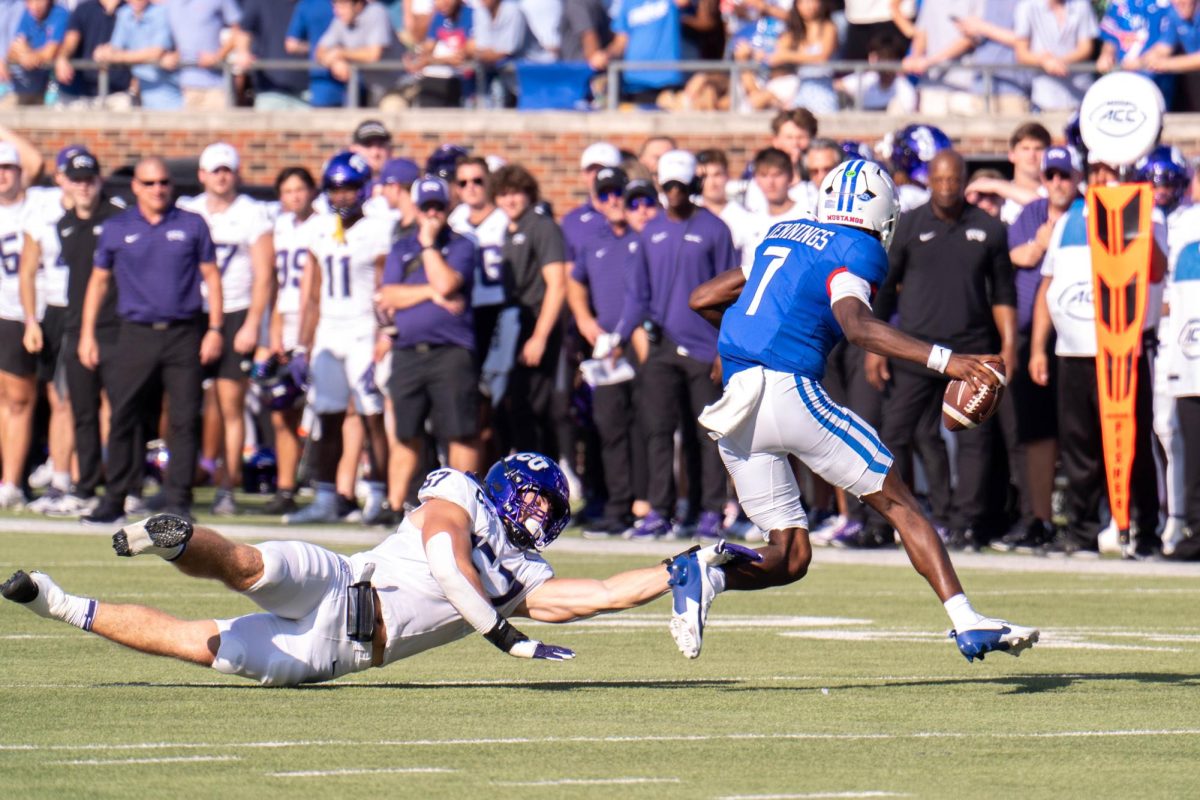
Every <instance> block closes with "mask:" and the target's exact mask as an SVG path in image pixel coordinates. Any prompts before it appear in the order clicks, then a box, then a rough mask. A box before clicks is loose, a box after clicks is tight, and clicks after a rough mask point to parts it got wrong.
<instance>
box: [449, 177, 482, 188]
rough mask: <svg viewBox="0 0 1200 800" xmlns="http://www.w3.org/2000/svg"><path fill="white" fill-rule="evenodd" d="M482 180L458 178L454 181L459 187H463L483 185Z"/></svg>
mask: <svg viewBox="0 0 1200 800" xmlns="http://www.w3.org/2000/svg"><path fill="white" fill-rule="evenodd" d="M483 182H484V181H483V178H459V179H458V180H457V181H455V183H457V184H458V188H460V189H465V188H467V187H468V186H483Z"/></svg>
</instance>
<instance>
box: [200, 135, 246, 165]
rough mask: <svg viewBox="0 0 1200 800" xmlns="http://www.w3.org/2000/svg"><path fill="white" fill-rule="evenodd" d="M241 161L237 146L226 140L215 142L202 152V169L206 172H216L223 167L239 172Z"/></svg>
mask: <svg viewBox="0 0 1200 800" xmlns="http://www.w3.org/2000/svg"><path fill="white" fill-rule="evenodd" d="M240 163H241V159H239V158H238V151H237V148H235V147H234V146H233V145H231V144H226V143H225V142H214V143H213V144H210V145H209V146H208V147H206V148H204V152H203V153H201V154H200V169H202V170H204V171H205V172H216V171H217V170H219V169H221V168H222V167H225V168H226V169H230V170H233V171H234V172H237V168H238V164H240Z"/></svg>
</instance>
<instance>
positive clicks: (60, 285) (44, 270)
mask: <svg viewBox="0 0 1200 800" xmlns="http://www.w3.org/2000/svg"><path fill="white" fill-rule="evenodd" d="M39 189H40V187H39ZM29 191H30V192H33V191H34V190H33V189H30V190H29ZM64 213H65V209H64V208H63V207H62V194H61V192H59V191H58V190H57V189H54V190H50V191H40V192H38V193H37V194H34V196H33V198H29V197H28V195H27V196H26V201H25V214H24V216H25V233H27V234H29V238H31V239H33V240H34V241H35V242H37V243H38V247H39V248H41V251H42V256H41V263H40V264H39V265H38V274H37V295H38V298H37V306H38V317H39V318H40V317H41V315H42V308H43V307H45V306H48V305H50V306H57V307H59V308H65V307H66V305H67V274H68V272H69V270H68V269H67V265H66V264H64V263H63V262H62V259H60V258H59V256H60V255H61V254H62V243H61V242H60V241H59V240H58V221H59V220H60V219H62V216H63V214H64Z"/></svg>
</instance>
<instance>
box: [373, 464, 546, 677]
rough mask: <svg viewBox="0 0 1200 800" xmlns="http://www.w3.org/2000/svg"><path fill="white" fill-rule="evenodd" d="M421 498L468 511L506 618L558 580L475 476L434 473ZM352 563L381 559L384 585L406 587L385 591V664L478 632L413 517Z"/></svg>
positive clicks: (487, 582) (490, 587) (495, 600)
mask: <svg viewBox="0 0 1200 800" xmlns="http://www.w3.org/2000/svg"><path fill="white" fill-rule="evenodd" d="M417 498H418V499H419V500H420V501H421V502H422V503H425V502H428V501H430V500H433V499H435V498H438V499H442V500H448V501H449V502H451V503H454V504H455V505H457V506H460V507H462V508H464V509H466V511H467V514H468V515H469V516H470V519H471V527H472V532H471V542H472V544H473V549H472V551H471V561H472V563H473V564H474V565H475V569H477V570H478V571H479V577H480V580H481V582H482V583H483V590H484V592H485V593H486V594H487V597H488V599H489V600H490V601H491V603H492V605H493V606H494V607H495V609H496V611H498V612H499V613H500V615H501V616H505V617H507V616H509V615H510V614H512V613H513V611H514V610H515V609H516V608H517V606H518V605H520V604H521V601H523V600H524V599H525V596H526V595H528V594H529V592H531V591H532V590H533V589H536V588H537V587H538V586H541V585H542V584H543V583H545V582H546V581H547V580H549V579H550V578H552V577H554V571H553V570H552V569H551V568H550V565H549V564H547V563H546V562H545V561H544V560H542V558H541V556H539V555H538V554H537V553H534V552H529V551H526V550H522V549H521V548H519V547H517V546H516V545H513V544H512V543H510V542H509V541H508V536H507V534H506V533H505V530H504V523H503V522H501V520H500V517H499V516H498V515H497V514H496V510H495V508H494V507H493V506H492V503H491V501H490V500H488V499H487V497H486V496H485V495H484V493H483V487H482V486H480V485H479V484H478V483H477V482H476V481H475V480H474V479H472V478H471V477H469V476H467V475H465V474H463V473H461V472H459V471H457V470H453V469H440V470H437V471H436V472H431V473H429V477H427V478H426V479H425V483H424V484H423V485H422V486H421V489H420V491H419V492H418V493H417ZM351 560H352V561H354V562H356V563H358V562H368V561H373V562H374V563H375V579H374V583H375V585H376V586H395V587H399V588H398V589H397V590H396V591H389V592H384V591H380V593H379V597H380V600H381V601H382V602H383V621H384V624H385V625H386V626H387V632H388V644H387V651H386V653H385V656H384V663H390V662H392V661H396V660H397V659H401V658H406V657H408V656H411V655H415V654H416V653H420V652H422V651H424V650H428V649H429V648H431V647H437V646H438V645H442V644H445V643H447V642H452V641H454V640H456V639H461V638H463V637H464V636H467V635H469V634H472V633H474V632H475V629H474V628H472V627H471V625H470V624H468V623H467V622H466V620H464V619H463V618H462V617H461V616H460V615H459V613H458V610H457V609H456V608H455V607H454V606H453V605H451V603H450V601H449V600H447V599H446V594H445V592H444V591H443V590H442V587H441V584H439V583H438V582H437V580H436V579H434V577H433V575H432V574H430V572H429V562H428V560H427V559H426V557H425V547H424V544H423V543H422V542H421V531H420V530H419V529H418V528H417V527H416V526H415V525H413V524H412V522H410V521H409V518H408V517H407V516H406V517H405V520H404V522H402V523H401V524H400V527H399V528H398V529H397V530H396V532H395V533H394V534H392V535H391V536H389V537H388V538H387V539H384V540H383V542H382V543H380V545H379V546H378V547H376V548H375V549H374V550H368V551H367V552H365V553H358V554H356V555H355V556H353V557H352V559H351Z"/></svg>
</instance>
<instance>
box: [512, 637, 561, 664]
mask: <svg viewBox="0 0 1200 800" xmlns="http://www.w3.org/2000/svg"><path fill="white" fill-rule="evenodd" d="M508 654H509V655H510V656H515V657H516V658H540V659H542V660H543V661H569V660H570V659H572V658H574V657H575V651H574V650H571V649H569V648H566V647H559V646H558V645H556V644H542V643H541V642H539V641H538V640H537V639H526V640H525V641H523V642H517V643H516V644H515V645H513V648H512V649H511V650H509V651H508Z"/></svg>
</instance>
